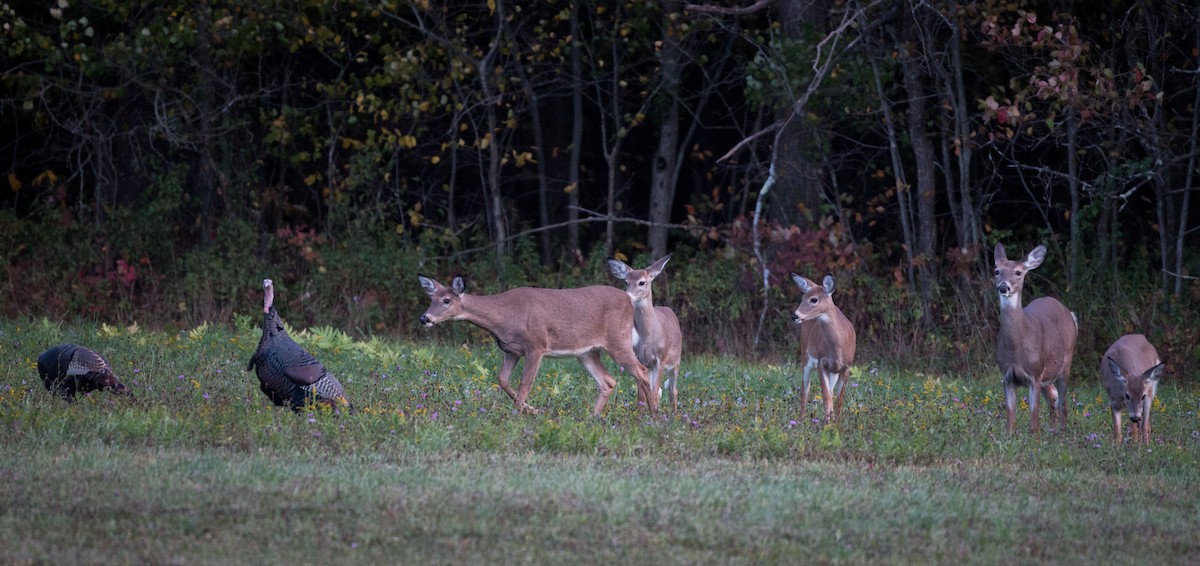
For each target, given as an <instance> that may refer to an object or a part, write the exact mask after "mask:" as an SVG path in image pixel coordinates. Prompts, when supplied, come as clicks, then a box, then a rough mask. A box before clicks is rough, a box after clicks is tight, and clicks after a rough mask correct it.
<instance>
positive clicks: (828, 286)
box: [821, 273, 834, 295]
mask: <svg viewBox="0 0 1200 566" xmlns="http://www.w3.org/2000/svg"><path fill="white" fill-rule="evenodd" d="M821 287H823V288H824V289H825V294H826V295H832V294H833V287H834V283H833V274H832V273H829V274H826V275H825V278H824V279H822V280H821Z"/></svg>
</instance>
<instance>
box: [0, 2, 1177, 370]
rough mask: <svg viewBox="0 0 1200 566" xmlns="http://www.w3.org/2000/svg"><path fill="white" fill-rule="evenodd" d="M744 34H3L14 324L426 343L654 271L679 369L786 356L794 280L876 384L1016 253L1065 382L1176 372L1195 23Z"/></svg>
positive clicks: (13, 14) (335, 28) (889, 25)
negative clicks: (517, 289)
mask: <svg viewBox="0 0 1200 566" xmlns="http://www.w3.org/2000/svg"><path fill="white" fill-rule="evenodd" d="M734 5H736V6H738V7H730V6H731V5H730V3H727V2H721V3H713V4H705V3H696V4H688V3H685V2H677V1H666V2H591V1H587V0H557V1H541V2H535V3H527V2H520V3H517V2H506V1H504V0H496V1H495V2H436V1H434V2H420V1H419V2H375V3H362V2H340V3H326V2H316V1H304V2H285V3H277V2H250V3H245V2H237V3H234V2H229V3H226V2H209V1H201V2H166V3H163V2H145V1H133V2H130V1H126V0H122V1H119V2H118V1H116V0H89V1H83V2H79V1H73V0H72V1H66V0H64V1H62V2H57V3H51V4H49V5H47V4H45V3H42V2H10V3H8V4H5V5H3V6H0V23H2V26H0V36H2V41H0V78H2V81H0V170H2V173H3V175H4V180H3V182H2V183H0V189H2V190H0V194H3V195H4V197H3V200H2V201H0V202H2V203H3V207H2V210H0V216H2V217H3V221H2V222H0V254H3V256H4V260H5V261H4V264H5V265H6V266H7V273H6V277H4V278H3V280H0V296H2V297H3V301H4V309H3V310H4V314H5V315H7V316H38V317H40V316H48V317H51V318H55V319H57V318H63V317H67V318H86V319H95V320H104V321H117V322H124V323H131V322H133V321H134V320H138V321H142V323H143V324H163V325H168V324H177V325H179V326H182V327H186V326H192V325H198V324H200V323H202V322H204V321H209V322H213V323H228V322H230V321H235V320H238V317H253V316H254V313H255V311H256V299H255V295H256V293H258V292H259V290H258V289H257V287H256V282H257V281H261V279H262V278H263V277H264V276H265V275H267V274H281V275H280V276H278V277H277V280H278V282H279V284H280V285H281V286H282V287H284V288H287V290H288V292H287V293H286V294H285V296H286V297H287V301H288V302H289V305H288V309H287V310H288V312H289V313H292V314H291V315H290V317H291V318H292V319H293V320H294V323H296V324H306V323H319V324H331V325H335V326H339V327H342V328H344V329H346V330H347V331H351V332H358V333H362V334H368V333H391V334H397V335H402V336H410V335H417V334H416V331H417V328H418V326H417V324H416V320H415V318H416V316H418V315H419V313H420V311H421V309H422V308H423V306H424V302H425V300H424V298H423V295H422V292H421V290H420V288H419V287H418V286H417V285H416V284H415V283H414V282H413V280H414V278H413V274H414V273H416V272H417V271H418V270H422V271H425V272H429V273H438V274H441V275H443V276H449V275H452V274H453V273H457V272H462V273H465V274H468V275H469V276H471V279H472V281H473V284H474V285H476V286H478V287H479V290H480V291H481V292H495V291H498V290H501V289H505V288H509V287H514V286H518V285H525V284H532V285H539V286H551V287H567V286H579V285H587V284H597V283H607V282H609V278H608V276H607V270H606V268H605V266H604V260H605V258H606V257H608V256H609V255H614V256H616V257H618V258H623V259H626V260H627V261H630V262H631V263H633V264H639V265H640V264H643V263H646V262H648V261H649V259H653V258H657V257H661V256H663V255H666V254H667V253H671V254H672V257H673V258H674V259H673V260H672V268H671V270H670V273H669V275H667V276H666V277H664V278H663V281H661V282H659V283H656V287H657V289H656V298H657V300H658V301H660V302H661V303H663V304H667V305H670V306H672V307H674V309H675V311H676V312H677V313H678V314H679V318H680V321H681V324H682V325H683V326H684V335H685V339H686V340H687V342H688V345H687V347H688V348H689V349H692V350H693V351H696V350H708V351H713V352H722V353H746V354H750V353H752V352H753V353H755V354H757V355H765V356H770V357H778V358H781V359H782V358H791V357H794V356H795V354H794V351H795V339H794V338H795V337H794V336H792V335H791V334H790V333H791V332H794V329H792V328H790V327H789V326H788V324H787V323H788V313H790V312H791V310H792V309H793V308H794V307H795V305H794V304H793V302H794V300H795V298H796V297H795V291H794V290H793V288H792V287H793V286H791V285H789V284H788V281H787V274H788V273H790V272H792V271H796V272H803V273H818V274H821V273H826V272H832V273H834V274H836V276H837V280H838V289H839V291H838V292H839V298H838V304H839V306H840V307H841V308H842V309H843V310H844V311H845V313H846V315H847V316H848V317H849V318H850V319H851V320H852V321H854V324H855V326H856V327H857V328H858V329H859V337H860V338H859V340H860V344H861V345H862V349H863V352H864V354H865V353H868V352H871V351H875V352H879V353H881V354H885V353H886V354H888V356H887V359H892V355H891V354H892V353H893V352H900V359H899V360H898V361H900V362H901V363H910V364H918V365H934V366H944V367H949V368H955V369H966V368H974V367H979V364H980V363H986V362H988V358H989V356H990V354H989V352H990V351H991V350H990V347H984V346H987V345H990V344H993V343H994V340H995V335H996V326H997V323H996V316H995V313H996V312H997V310H996V309H997V305H996V299H995V292H994V290H993V289H992V288H991V287H990V285H989V281H990V271H991V268H990V266H991V259H992V258H991V257H990V250H991V248H992V246H993V245H994V244H995V243H996V242H1001V241H1002V242H1004V243H1007V244H1010V245H1011V246H1012V247H1014V248H1017V249H1031V248H1032V247H1034V246H1035V245H1037V244H1038V243H1044V244H1046V245H1047V247H1048V249H1049V253H1048V255H1047V262H1046V265H1045V266H1043V267H1042V268H1041V269H1039V271H1038V272H1037V273H1036V274H1035V275H1034V276H1032V279H1031V280H1030V281H1029V285H1030V287H1031V288H1032V291H1031V293H1033V294H1035V295H1036V296H1041V295H1053V296H1056V297H1058V298H1060V299H1061V300H1062V301H1063V303H1064V304H1066V305H1067V306H1068V307H1069V308H1071V309H1072V310H1074V311H1076V312H1077V313H1078V315H1079V318H1080V321H1081V324H1080V329H1081V334H1080V347H1079V359H1080V360H1091V358H1093V357H1095V356H1093V355H1092V354H1093V353H1096V354H1097V355H1098V353H1099V352H1100V351H1102V350H1103V348H1104V345H1106V344H1108V343H1110V342H1111V340H1112V339H1113V337H1114V336H1118V335H1120V334H1122V333H1126V332H1143V333H1145V334H1147V335H1148V336H1150V337H1151V338H1152V340H1153V342H1154V343H1155V344H1161V345H1162V347H1161V349H1162V353H1163V356H1164V358H1165V359H1168V361H1170V359H1171V358H1172V357H1178V356H1189V355H1194V351H1193V349H1194V347H1193V346H1191V345H1192V344H1194V343H1196V338H1197V337H1196V335H1195V333H1196V331H1195V330H1194V325H1190V324H1183V323H1182V322H1183V321H1187V320H1189V319H1190V318H1191V317H1192V315H1194V314H1195V313H1196V310H1197V304H1198V303H1197V296H1196V294H1197V292H1198V289H1200V287H1197V286H1196V284H1195V281H1194V279H1193V278H1192V277H1191V276H1190V275H1189V274H1191V273H1194V272H1196V271H1198V269H1197V267H1196V263H1197V261H1198V258H1197V256H1196V255H1195V252H1194V251H1192V250H1194V249H1196V243H1197V241H1196V238H1197V235H1196V234H1195V233H1194V227H1195V225H1196V224H1197V220H1198V219H1197V214H1196V212H1195V210H1194V209H1195V208H1197V207H1196V206H1195V205H1193V203H1192V202H1191V197H1192V195H1193V193H1194V190H1193V189H1194V186H1195V185H1196V184H1198V183H1200V179H1197V176H1196V173H1197V171H1198V170H1200V163H1197V159H1198V158H1200V151H1198V150H1197V146H1196V139H1197V129H1198V128H1200V122H1198V121H1197V113H1196V112H1195V108H1196V107H1197V105H1200V72H1197V71H1198V69H1200V33H1198V31H1200V15H1198V14H1197V8H1196V6H1195V5H1194V3H1193V2H1159V3H1143V2H1100V3H1088V4H1087V8H1086V9H1082V8H1080V7H1079V3H1071V2H1024V3H1011V2H998V1H985V2H976V3H969V4H959V3H956V2H940V1H935V2H899V3H897V2H883V1H877V2H840V1H816V2H810V1H807V0H805V1H800V0H780V1H775V2H759V3H754V2H742V3H735V4H734ZM768 189H769V190H768ZM756 247H757V248H758V250H759V251H758V253H756V252H755V248H756ZM635 258H641V259H635ZM760 258H761V259H760ZM763 262H765V263H766V267H767V268H769V274H768V275H767V276H766V277H765V282H766V284H765V285H764V273H763V270H762V267H763V265H762V263H763ZM454 332H467V330H447V331H445V333H446V334H441V335H442V336H446V335H450V334H453V333H454ZM860 357H861V358H862V359H872V357H873V356H871V355H862V356H860ZM933 360H936V361H933ZM1085 365H1087V366H1089V367H1090V365H1091V364H1090V362H1088V363H1086V364H1085Z"/></svg>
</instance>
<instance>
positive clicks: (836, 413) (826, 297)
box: [792, 273, 858, 423]
mask: <svg viewBox="0 0 1200 566" xmlns="http://www.w3.org/2000/svg"><path fill="white" fill-rule="evenodd" d="M792 280H793V281H795V282H796V286H797V287H799V288H800V292H801V293H803V294H804V295H803V296H802V297H801V298H800V306H798V307H796V310H795V311H794V312H793V313H792V322H795V323H796V324H799V325H800V342H801V344H803V347H804V353H805V356H806V357H807V358H808V360H807V362H806V363H805V364H804V374H803V378H802V381H803V385H802V386H801V389H800V407H801V410H804V408H805V407H808V385H809V383H810V381H809V380H810V379H811V374H812V370H813V369H816V370H817V372H818V374H819V375H820V377H821V398H822V400H823V401H824V403H825V422H828V423H835V422H838V421H839V420H841V415H842V400H843V396H844V395H845V392H846V380H847V379H849V377H850V366H851V365H853V364H854V350H855V348H856V347H857V341H858V338H857V336H856V334H855V333H854V325H852V324H850V319H848V318H846V315H845V314H843V313H842V309H839V308H838V307H837V305H835V304H833V290H834V280H833V275H826V276H825V278H824V279H823V280H822V281H821V284H820V285H817V284H816V283H814V282H813V281H810V280H808V279H805V278H804V277H801V276H799V275H796V274H795V273H793V274H792ZM835 398H836V403H835Z"/></svg>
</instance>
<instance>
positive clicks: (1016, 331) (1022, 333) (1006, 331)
mask: <svg viewBox="0 0 1200 566" xmlns="http://www.w3.org/2000/svg"><path fill="white" fill-rule="evenodd" d="M1027 324H1028V322H1027V319H1026V318H1025V308H1024V307H1022V306H1021V293H1019V292H1018V293H1013V294H1011V295H1008V296H1004V295H1001V296H1000V341H1001V342H1002V343H1006V344H1019V343H1021V341H1022V339H1023V338H1024V337H1026V336H1028V332H1026V325H1027Z"/></svg>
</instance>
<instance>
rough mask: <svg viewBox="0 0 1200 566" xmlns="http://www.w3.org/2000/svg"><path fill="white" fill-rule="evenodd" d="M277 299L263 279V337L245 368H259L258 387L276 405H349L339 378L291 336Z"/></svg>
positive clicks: (301, 406)
mask: <svg viewBox="0 0 1200 566" xmlns="http://www.w3.org/2000/svg"><path fill="white" fill-rule="evenodd" d="M274 301H275V288H274V286H273V285H272V284H271V280H270V279H263V325H262V339H261V340H259V341H258V351H256V352H254V355H253V356H252V357H251V358H250V363H249V364H247V365H246V371H250V370H251V369H254V370H255V371H256V373H257V374H258V381H259V387H260V388H261V389H262V392H263V393H266V395H267V397H269V398H270V399H271V402H272V403H275V405H276V406H279V407H282V406H284V405H285V404H286V405H289V406H290V407H291V408H292V410H293V411H299V410H300V409H302V408H304V407H305V406H306V405H308V404H309V403H310V402H312V401H314V400H315V401H317V402H320V403H327V404H329V405H333V406H334V407H338V406H347V407H349V405H350V403H349V402H348V401H346V390H345V389H343V388H342V384H341V383H340V382H339V381H338V380H337V378H336V377H334V376H333V374H332V373H329V370H326V369H325V366H323V365H321V362H319V361H317V359H316V358H314V357H312V354H309V353H308V352H306V351H304V349H303V348H301V347H300V345H298V344H296V342H295V341H294V340H292V337H291V336H288V333H287V330H285V329H284V327H283V319H281V318H279V312H278V311H276V310H275V307H274V306H273V304H272V303H274Z"/></svg>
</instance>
